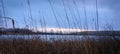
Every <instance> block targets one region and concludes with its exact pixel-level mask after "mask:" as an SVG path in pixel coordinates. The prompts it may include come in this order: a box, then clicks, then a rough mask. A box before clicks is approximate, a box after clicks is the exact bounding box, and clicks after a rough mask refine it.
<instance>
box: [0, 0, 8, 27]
mask: <svg viewBox="0 0 120 54" xmlns="http://www.w3.org/2000/svg"><path fill="white" fill-rule="evenodd" d="M1 3H2V9H3V17H5V16H6V15H5V14H6V13H5V6H4V1H3V0H1ZM5 26H6V28H8V26H7V19H5Z"/></svg>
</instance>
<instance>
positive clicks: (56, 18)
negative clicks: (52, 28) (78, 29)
mask: <svg viewBox="0 0 120 54" xmlns="http://www.w3.org/2000/svg"><path fill="white" fill-rule="evenodd" d="M48 2H49V4H50V6H51V10H52V12H53V15H54V16H55V20H56V22H57V25H58V27H59V28H60V24H59V21H58V18H57V16H56V14H55V11H54V8H53V5H52V3H51V1H50V0H48Z"/></svg>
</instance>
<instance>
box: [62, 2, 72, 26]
mask: <svg viewBox="0 0 120 54" xmlns="http://www.w3.org/2000/svg"><path fill="white" fill-rule="evenodd" d="M62 4H63V8H64V11H65V15H66V20H67V22H68V26H69V28H70V20H69V17H68V14H67V10H66V7H65V3H64V1H63V0H62Z"/></svg>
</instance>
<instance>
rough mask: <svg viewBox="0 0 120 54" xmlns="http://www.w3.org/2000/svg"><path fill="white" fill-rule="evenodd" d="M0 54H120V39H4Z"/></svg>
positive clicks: (0, 45) (1, 43)
mask: <svg viewBox="0 0 120 54" xmlns="http://www.w3.org/2000/svg"><path fill="white" fill-rule="evenodd" d="M0 54H120V39H119V38H114V37H99V38H98V39H97V37H96V38H89V37H84V38H81V39H76V40H73V39H71V40H67V39H63V40H62V39H57V40H55V39H51V41H46V40H42V39H40V38H34V39H27V40H26V39H24V38H19V39H9V40H8V39H4V40H3V39H2V40H0Z"/></svg>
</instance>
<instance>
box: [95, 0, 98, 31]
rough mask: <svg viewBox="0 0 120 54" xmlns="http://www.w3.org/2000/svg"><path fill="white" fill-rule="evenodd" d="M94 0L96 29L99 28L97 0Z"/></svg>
mask: <svg viewBox="0 0 120 54" xmlns="http://www.w3.org/2000/svg"><path fill="white" fill-rule="evenodd" d="M95 1H96V18H97V19H96V21H97V22H96V30H99V15H98V0H95Z"/></svg>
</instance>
